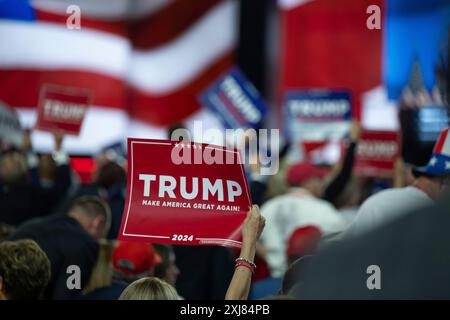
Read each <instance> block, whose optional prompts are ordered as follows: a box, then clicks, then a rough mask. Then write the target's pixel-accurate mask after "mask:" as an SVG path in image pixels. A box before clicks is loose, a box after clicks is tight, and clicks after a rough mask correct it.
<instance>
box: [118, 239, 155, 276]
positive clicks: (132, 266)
mask: <svg viewBox="0 0 450 320" xmlns="http://www.w3.org/2000/svg"><path fill="white" fill-rule="evenodd" d="M161 262H162V259H161V257H160V256H159V255H158V254H157V253H156V251H155V248H154V247H153V245H152V244H150V243H143V242H128V241H121V242H120V243H119V244H118V245H117V247H116V248H115V249H114V252H113V255H112V265H113V277H114V279H115V280H117V281H122V282H126V283H127V284H130V283H132V282H133V281H136V280H138V279H140V278H143V277H148V276H153V275H154V273H155V266H156V265H158V264H159V263H161Z"/></svg>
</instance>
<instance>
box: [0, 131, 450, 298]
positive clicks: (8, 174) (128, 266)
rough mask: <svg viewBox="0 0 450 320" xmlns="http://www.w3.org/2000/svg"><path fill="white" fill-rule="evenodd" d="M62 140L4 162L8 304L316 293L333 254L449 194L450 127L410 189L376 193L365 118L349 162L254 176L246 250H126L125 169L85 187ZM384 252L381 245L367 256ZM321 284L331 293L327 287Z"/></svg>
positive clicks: (3, 291) (101, 172) (115, 166)
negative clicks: (366, 173)
mask: <svg viewBox="0 0 450 320" xmlns="http://www.w3.org/2000/svg"><path fill="white" fill-rule="evenodd" d="M54 138H55V139H54V140H55V149H54V152H53V153H52V154H36V153H35V152H34V150H33V147H32V145H31V140H30V138H29V133H27V134H25V138H24V143H23V146H22V148H19V149H17V148H16V149H8V150H4V151H3V152H2V154H1V157H0V299H10V300H15V299H74V300H79V299H82V300H178V299H258V298H275V299H292V298H300V297H307V298H308V297H311V296H313V297H314V295H310V293H311V292H312V291H314V290H313V289H314V288H315V290H317V287H315V285H314V282H312V280H311V279H315V278H316V277H317V276H316V274H315V272H317V270H322V269H320V267H321V268H323V270H325V269H326V268H331V266H330V265H327V266H326V265H325V263H330V259H327V257H329V256H330V255H332V254H335V252H338V251H339V249H338V248H339V246H340V245H341V246H342V244H344V246H345V244H349V243H355V242H356V243H359V242H360V241H362V240H361V239H365V237H366V236H367V235H371V234H373V232H374V231H375V232H377V230H380V228H384V227H385V226H386V225H389V224H392V223H396V222H397V221H398V220H399V219H402V218H403V217H404V216H407V213H410V212H412V211H414V210H416V209H420V208H422V207H423V208H427V206H432V205H433V204H435V203H436V202H438V201H439V199H440V198H441V197H442V196H443V195H445V194H446V192H447V191H450V165H449V164H450V150H449V149H450V135H449V129H448V128H447V129H445V130H444V131H443V132H442V133H441V136H440V138H439V140H438V141H437V142H436V147H435V150H434V153H433V154H432V155H431V158H430V161H429V163H428V164H427V165H426V166H423V167H413V169H412V173H413V175H414V177H415V178H414V180H413V181H411V183H408V181H409V180H408V179H406V178H405V177H403V179H401V181H404V182H405V185H399V184H398V183H396V182H394V181H390V183H391V186H392V188H388V189H386V190H383V191H380V192H376V193H375V192H374V191H373V190H374V188H373V186H374V179H368V178H361V177H356V176H355V173H354V162H355V153H356V150H357V146H358V142H359V138H360V127H359V125H358V123H356V122H354V123H353V124H352V127H351V131H350V134H349V137H348V144H347V147H346V150H345V154H344V157H343V159H342V161H340V162H339V163H338V164H337V165H336V166H334V167H323V166H318V165H315V164H313V163H310V162H307V161H302V162H300V163H294V164H292V163H287V161H286V159H281V166H280V171H279V173H278V174H277V175H276V176H273V177H261V176H258V172H259V170H257V168H254V169H255V170H253V171H252V172H251V175H250V176H251V177H252V180H251V181H250V184H249V187H250V192H251V197H252V200H253V203H254V205H253V207H252V208H249V211H248V213H247V216H246V219H245V220H244V221H243V224H242V235H243V245H242V248H241V249H240V250H234V249H229V248H225V247H218V246H178V245H177V246H171V245H165V244H155V243H143V242H126V241H120V240H117V235H118V232H119V228H120V223H121V220H122V213H123V209H124V202H125V188H126V174H127V173H126V167H125V166H124V163H123V162H119V161H116V160H117V159H113V158H109V157H107V156H105V154H102V155H100V156H99V157H98V158H97V161H96V169H95V171H94V173H93V177H92V183H90V184H82V183H80V182H79V181H77V177H76V174H75V173H74V172H73V170H72V169H71V166H70V161H69V156H68V154H67V153H65V152H64V150H63V148H62V141H63V136H62V135H60V134H55V135H54ZM399 174H400V175H402V174H406V173H404V172H402V173H398V172H397V173H396V175H399ZM372 193H375V194H373V195H372ZM428 214H429V215H433V212H431V211H430V212H428ZM405 228H406V227H405ZM406 231H407V230H406ZM374 248H378V249H379V247H376V246H374V247H370V245H368V247H366V250H367V251H370V250H371V249H374ZM378 249H377V250H378ZM447 251H450V250H448V244H447ZM330 252H331V253H330ZM444 258H445V256H443V258H442V259H444ZM336 259H337V260H339V257H336ZM321 260H323V261H324V262H323V264H322V265H320V266H319V268H318V267H317V266H318V263H319V261H321ZM337 260H336V261H337ZM331 261H334V260H331ZM336 261H334V262H332V263H337V262H336ZM373 264H377V261H373ZM363 273H364V274H365V270H363ZM77 275H78V276H77ZM336 277H337V278H339V276H336ZM365 283H366V282H363V283H362V285H364V286H365ZM317 285H319V282H318V283H317ZM320 286H321V288H322V289H323V290H325V291H326V286H327V284H324V283H323V282H320ZM311 288H313V289H311ZM319 296H320V295H319ZM332 297H333V296H332ZM334 297H336V296H334Z"/></svg>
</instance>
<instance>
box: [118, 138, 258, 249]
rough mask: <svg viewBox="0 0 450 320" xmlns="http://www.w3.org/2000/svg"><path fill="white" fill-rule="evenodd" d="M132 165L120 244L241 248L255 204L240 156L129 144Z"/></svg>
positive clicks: (164, 143) (203, 147)
mask: <svg viewBox="0 0 450 320" xmlns="http://www.w3.org/2000/svg"><path fill="white" fill-rule="evenodd" d="M128 159H129V162H128V177H127V195H126V203H125V209H124V213H123V218H122V225H121V229H120V233H119V239H122V240H129V241H145V242H156V243H171V244H183V245H222V246H229V247H240V246H241V244H242V243H241V224H242V222H243V221H244V219H245V216H246V213H247V211H248V210H249V207H250V206H251V200H250V195H249V191H248V186H247V181H246V176H245V173H244V168H243V165H242V162H241V156H240V154H239V152H238V151H236V150H235V149H229V148H226V147H219V146H213V145H207V144H200V143H192V142H176V141H169V140H148V139H134V138H129V139H128Z"/></svg>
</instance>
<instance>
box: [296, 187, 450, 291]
mask: <svg viewBox="0 0 450 320" xmlns="http://www.w3.org/2000/svg"><path fill="white" fill-rule="evenodd" d="M449 212H450V196H449V193H447V194H446V195H445V197H443V198H442V201H438V202H437V203H435V204H433V205H429V206H425V207H424V208H422V209H418V208H417V209H416V208H410V211H409V212H404V214H403V215H400V216H398V215H397V216H396V218H395V219H393V220H391V221H389V222H386V223H385V224H383V225H382V226H379V227H377V228H375V229H373V230H371V231H368V232H367V233H364V234H359V235H358V236H357V237H355V238H347V239H344V240H343V241H342V242H338V243H334V244H331V245H330V246H327V248H323V250H320V252H318V253H317V255H315V256H314V258H313V259H312V260H311V262H310V264H309V266H308V268H307V270H306V272H305V277H304V284H303V286H302V287H301V290H300V291H299V292H298V295H296V296H297V298H299V299H302V300H305V299H314V300H316V299H351V300H354V299H374V300H375V299H376V300H380V299H401V300H404V299H412V300H418V299H419V300H420V299H427V300H428V299H432V300H435V299H436V300H443V299H444V300H447V299H450V286H449V285H448V284H449V283H450V272H449V270H450V250H449V243H450V233H449V232H448V226H449V225H450V215H449ZM330 266H331V267H330ZM369 266H375V268H376V267H378V268H379V272H378V275H379V277H378V279H379V281H377V280H376V279H377V277H376V276H375V275H376V274H377V273H375V272H376V271H375V272H374V271H373V270H376V269H375V268H374V269H372V272H369ZM376 282H378V283H379V284H380V286H381V289H380V290H369V285H370V284H372V285H374V283H376Z"/></svg>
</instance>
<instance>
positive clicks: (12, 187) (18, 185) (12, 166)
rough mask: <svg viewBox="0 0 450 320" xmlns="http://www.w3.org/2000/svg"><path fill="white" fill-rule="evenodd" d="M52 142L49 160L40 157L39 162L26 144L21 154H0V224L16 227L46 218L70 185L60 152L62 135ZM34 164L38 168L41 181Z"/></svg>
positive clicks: (16, 152) (56, 136) (15, 152)
mask: <svg viewBox="0 0 450 320" xmlns="http://www.w3.org/2000/svg"><path fill="white" fill-rule="evenodd" d="M25 136H27V135H25ZM27 139H29V137H28V138H25V140H27ZM55 143H56V148H55V152H54V153H53V154H52V156H51V158H52V159H53V160H49V157H50V156H44V157H43V159H45V160H41V161H43V162H39V160H38V158H37V156H36V155H35V154H33V153H32V152H31V144H30V143H29V142H25V143H24V147H23V151H24V152H19V151H9V152H6V153H4V154H2V155H1V157H0V222H4V223H7V224H10V225H14V226H18V225H20V224H21V223H22V222H24V221H27V220H29V219H31V218H35V217H40V216H44V215H47V214H49V213H51V211H52V209H53V207H54V206H55V205H56V204H58V202H59V201H60V200H61V199H62V198H63V197H64V196H65V195H66V193H67V191H68V189H69V187H70V184H71V178H70V166H69V161H68V159H69V158H68V156H67V155H66V154H65V153H64V152H63V151H62V149H61V144H62V136H60V135H57V134H55ZM52 161H53V162H52ZM27 162H28V163H27ZM50 163H54V165H55V166H54V167H52V166H53V164H50ZM38 165H41V170H39V171H40V172H41V174H43V177H42V180H41V179H40V177H39V171H38V169H37V166H38Z"/></svg>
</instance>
